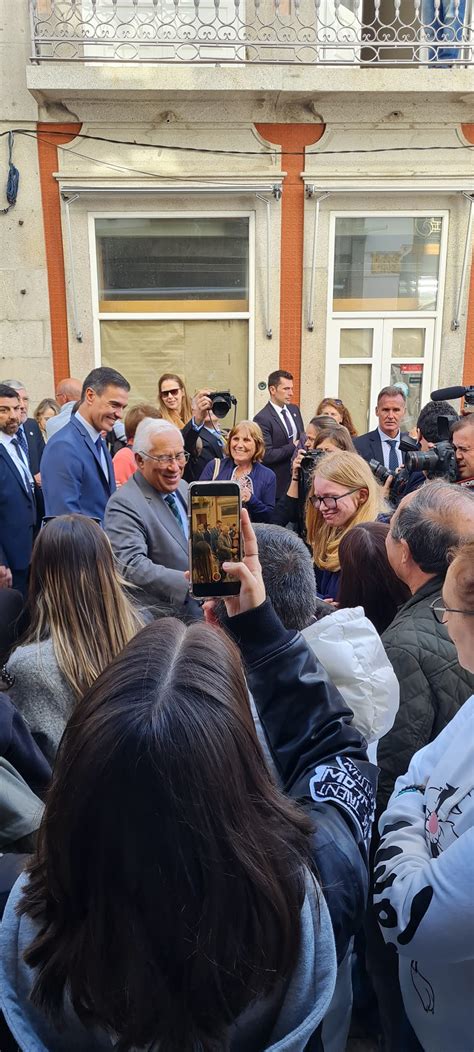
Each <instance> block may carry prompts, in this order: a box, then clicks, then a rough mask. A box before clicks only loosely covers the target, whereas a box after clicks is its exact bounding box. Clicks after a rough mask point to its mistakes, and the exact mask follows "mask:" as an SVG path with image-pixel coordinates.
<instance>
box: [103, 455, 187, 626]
mask: <svg viewBox="0 0 474 1052" xmlns="http://www.w3.org/2000/svg"><path fill="white" fill-rule="evenodd" d="M176 496H177V499H179V498H180V497H181V499H182V501H183V504H184V505H185V507H186V508H187V499H188V485H187V483H186V482H183V481H181V482H180V484H179V486H178V491H177V494H176ZM104 529H105V531H106V533H107V534H108V537H109V539H110V542H111V544H112V548H113V550H114V553H115V556H116V558H117V561H118V563H119V566H120V570H121V572H122V574H123V576H124V577H125V579H126V580H127V581H131V582H132V584H134V585H135V586H136V588H138V589H139V590H140V591H139V594H137V592H136V590H135V589H134V593H133V594H134V595H136V597H137V599H138V601H139V602H143V603H144V604H145V605H146V606H149V607H154V606H157V605H158V606H159V605H160V604H161V605H162V606H168V607H169V606H172V607H173V606H175V607H180V606H182V605H183V603H184V602H185V601H186V600H187V598H188V596H189V590H188V582H187V580H186V578H185V576H184V571H185V570H187V569H188V568H189V553H188V542H187V540H186V537H185V536H184V533H183V531H182V529H181V528H180V526H179V524H178V522H177V521H176V519H175V517H174V515H173V513H172V511H171V510H170V509H169V508H168V507H167V506H166V504H165V503H164V501H163V496H162V494H161V493H158V492H157V490H155V489H154V488H153V486H150V485H149V483H148V482H147V481H146V479H144V478H143V475H142V474H141V472H140V471H136V472H135V474H134V475H132V477H131V478H130V479H129V480H128V482H126V483H125V484H124V485H123V486H120V489H118V490H117V492H116V493H114V494H113V496H112V497H111V498H110V500H109V503H108V504H107V508H106V512H105V519H104Z"/></svg>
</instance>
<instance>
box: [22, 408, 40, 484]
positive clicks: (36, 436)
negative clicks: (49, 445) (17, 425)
mask: <svg viewBox="0 0 474 1052" xmlns="http://www.w3.org/2000/svg"><path fill="white" fill-rule="evenodd" d="M23 431H24V432H25V437H26V441H27V443H28V458H29V461H30V471H31V474H32V475H37V474H38V471H39V470H40V464H41V458H42V456H43V453H44V448H45V446H44V438H43V436H42V434H41V429H40V426H39V424H38V423H37V421H36V420H35V419H34V418H33V417H28V419H27V420H25V422H24V424H23Z"/></svg>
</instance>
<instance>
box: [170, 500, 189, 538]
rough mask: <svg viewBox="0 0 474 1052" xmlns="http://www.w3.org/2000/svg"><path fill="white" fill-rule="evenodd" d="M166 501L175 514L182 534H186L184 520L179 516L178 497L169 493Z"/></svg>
mask: <svg viewBox="0 0 474 1052" xmlns="http://www.w3.org/2000/svg"><path fill="white" fill-rule="evenodd" d="M165 501H166V503H167V505H168V507H169V509H170V511H171V512H172V513H173V515H174V517H175V519H176V522H177V523H178V525H179V527H180V529H181V532H182V533H185V530H184V526H183V520H182V518H181V515H180V514H179V508H178V502H177V500H176V497H175V495H174V493H167V494H166V496H165ZM185 536H186V534H185Z"/></svg>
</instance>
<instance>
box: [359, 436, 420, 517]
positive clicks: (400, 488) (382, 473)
mask: <svg viewBox="0 0 474 1052" xmlns="http://www.w3.org/2000/svg"><path fill="white" fill-rule="evenodd" d="M400 449H401V451H402V453H404V454H405V459H404V463H403V467H402V468H400V471H397V473H396V474H395V475H392V472H391V471H389V470H388V468H386V467H385V465H384V464H381V463H380V461H379V460H369V468H370V470H371V472H372V474H373V475H374V477H375V478H376V479H377V482H380V485H381V486H384V485H385V483H386V481H387V479H389V478H390V477H391V476H392V482H391V484H390V488H389V493H388V500H389V502H390V504H393V505H394V506H395V505H397V504H398V501H399V500H401V498H402V496H403V492H404V490H405V487H406V484H407V482H408V479H409V477H410V474H411V471H410V470H408V468H407V457H409V456H410V455H413V454H414V453H415V450H416V451H418V442H417V441H416V438H409V437H407V438H401V439H400ZM411 470H413V471H414V470H417V471H421V468H412V469H411Z"/></svg>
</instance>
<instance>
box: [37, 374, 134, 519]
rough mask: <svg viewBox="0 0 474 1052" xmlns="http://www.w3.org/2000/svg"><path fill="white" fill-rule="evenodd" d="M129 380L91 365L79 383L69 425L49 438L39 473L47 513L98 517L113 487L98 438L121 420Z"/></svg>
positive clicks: (103, 446)
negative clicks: (80, 383)
mask: <svg viewBox="0 0 474 1052" xmlns="http://www.w3.org/2000/svg"><path fill="white" fill-rule="evenodd" d="M129 390H130V384H129V383H128V381H127V380H126V379H125V377H124V376H122V374H121V373H118V372H116V370H115V369H108V368H106V367H101V368H99V369H93V370H92V372H91V373H89V375H88V376H86V379H85V380H84V383H83V386H82V394H81V403H80V406H79V408H78V410H77V412H76V414H75V415H74V416H72V417H71V419H70V421H69V423H68V424H65V425H64V427H62V428H61V430H60V431H58V432H57V433H56V434H55V435H53V436H52V438H50V440H49V442H48V444H47V446H46V449H45V452H44V456H43V460H42V465H41V478H42V484H43V493H44V500H45V513H46V515H67V514H69V513H71V512H78V513H79V514H80V515H88V516H89V518H91V519H98V520H99V521H100V522H102V520H103V518H104V512H105V506H106V504H107V501H108V499H109V497H110V496H111V494H112V493H114V492H115V488H116V487H115V476H114V470H113V467H112V459H111V456H110V453H109V451H108V449H107V446H106V444H105V442H104V439H103V437H102V432H103V431H106V432H108V431H111V430H112V428H113V426H114V424H115V423H116V421H117V420H121V418H122V416H123V412H124V409H126V408H127V403H128V392H129Z"/></svg>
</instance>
